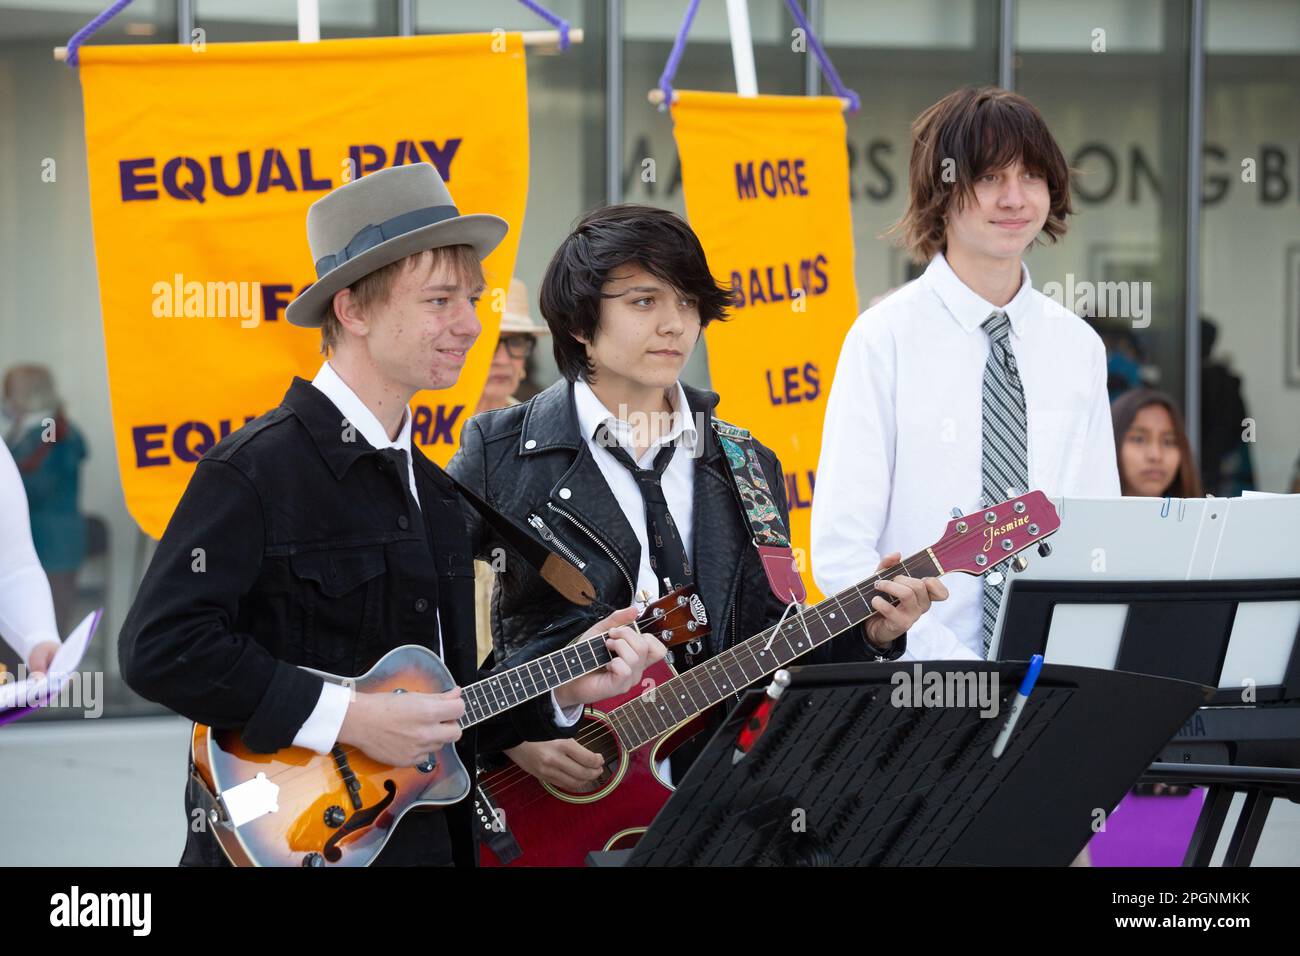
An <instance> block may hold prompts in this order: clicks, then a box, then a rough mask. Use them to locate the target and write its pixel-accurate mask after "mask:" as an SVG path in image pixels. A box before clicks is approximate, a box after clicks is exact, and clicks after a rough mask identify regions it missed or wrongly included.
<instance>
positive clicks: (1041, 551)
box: [1038, 541, 1052, 558]
mask: <svg viewBox="0 0 1300 956" xmlns="http://www.w3.org/2000/svg"><path fill="white" fill-rule="evenodd" d="M1051 553H1052V546H1051V545H1050V544H1048V543H1047V542H1046V541H1040V542H1038V555H1039V557H1043V558H1045V557H1047V556H1048V555H1049V554H1051Z"/></svg>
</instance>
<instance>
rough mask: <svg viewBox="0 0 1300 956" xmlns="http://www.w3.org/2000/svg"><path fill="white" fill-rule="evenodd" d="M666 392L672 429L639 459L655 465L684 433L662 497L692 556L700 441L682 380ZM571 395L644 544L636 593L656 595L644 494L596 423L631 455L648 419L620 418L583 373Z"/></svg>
mask: <svg viewBox="0 0 1300 956" xmlns="http://www.w3.org/2000/svg"><path fill="white" fill-rule="evenodd" d="M668 398H669V402H670V404H671V405H672V409H673V410H672V416H671V419H670V421H671V424H670V426H669V428H668V430H667V431H665V432H664V433H663V434H661V435H660V436H659V438H658V439H656V440H655V442H654V444H652V445H650V446H649V447H648V448H647V449H646V451H645V454H643V455H642V456H641V457H640V458H639V459H637V461H636V463H637V466H638V467H641V468H651V467H653V466H654V460H655V456H656V455H658V454H659V451H660V449H662V448H663V446H664V445H667V444H669V443H671V442H673V441H676V440H677V438H678V437H679V436H680V437H681V439H682V443H681V446H680V447H679V448H678V449H677V451H675V452H674V453H673V457H672V461H670V462H669V463H668V466H667V467H666V468H665V469H664V473H663V479H662V484H663V490H664V498H665V500H667V502H668V511H669V513H671V514H672V516H673V523H674V524H676V525H677V533H678V534H679V535H680V536H681V539H682V546H683V547H684V548H685V549H686V555H687V558H689V557H690V556H691V554H693V553H694V552H693V551H692V549H691V541H692V536H691V532H692V526H693V523H694V518H695V486H694V481H695V455H696V454H697V453H696V450H695V449H696V448H697V447H698V442H699V433H698V431H697V430H696V428H695V421H694V419H693V418H692V416H691V409H690V406H689V405H688V404H687V403H686V392H685V391H684V390H683V389H682V386H681V383H680V382H678V383H676V384H675V385H674V386H673V388H672V390H670V391H669V393H668ZM573 400H574V404H575V406H576V407H577V412H578V428H579V429H581V431H582V434H583V437H585V438H586V439H587V447H588V448H589V449H590V450H591V456H592V458H594V459H595V460H596V465H597V466H598V467H599V468H600V473H601V474H602V475H603V476H604V477H605V484H607V485H609V490H610V491H611V492H613V493H614V498H615V500H617V501H618V506H619V507H620V508H622V509H623V516H624V517H625V518H627V523H628V524H630V525H631V526H632V532H633V533H634V534H635V535H636V540H637V544H639V545H640V546H641V564H640V566H639V567H638V568H637V575H636V593H638V594H639V593H640V592H641V591H643V590H644V591H645V592H646V593H647V594H649V595H650V599H651V600H652V601H653V600H654V599H655V598H657V597H659V596H660V595H661V594H662V592H663V582H661V581H659V580H658V579H657V578H656V576H655V572H654V570H653V569H652V568H651V567H650V541H649V538H647V537H646V526H645V499H643V498H642V497H641V489H640V488H638V487H637V484H636V479H635V478H633V477H632V473H631V472H629V471H628V470H627V468H626V467H625V466H623V465H622V464H620V463H619V461H618V459H616V458H615V457H614V456H613V455H612V454H611V453H610V451H609V449H608V448H603V447H602V446H601V444H600V442H598V441H596V429H597V428H598V427H599V426H600V425H601V423H604V424H605V425H606V426H607V427H608V428H609V433H610V435H612V436H613V437H614V438H615V439H616V440H617V441H618V443H619V444H620V445H622V446H623V447H624V448H625V449H627V450H628V454H629V455H632V454H633V451H632V448H633V438H634V437H637V434H638V432H641V434H644V425H641V424H640V423H637V422H635V421H634V422H633V423H631V424H629V423H628V422H625V421H623V420H621V419H620V418H619V417H618V416H617V415H616V414H614V413H613V412H611V411H610V410H609V409H608V408H606V407H605V406H604V404H602V403H601V400H600V399H599V398H597V397H596V393H595V392H593V391H592V390H591V386H590V385H588V384H587V383H586V382H584V381H582V380H581V379H579V380H578V381H577V382H575V383H574V385H573ZM678 583H679V582H678Z"/></svg>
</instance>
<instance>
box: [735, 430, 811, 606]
mask: <svg viewBox="0 0 1300 956" xmlns="http://www.w3.org/2000/svg"><path fill="white" fill-rule="evenodd" d="M713 432H714V434H715V435H716V436H717V438H718V444H719V445H721V446H722V451H723V453H724V454H725V456H726V459H727V472H728V474H729V475H730V476H731V488H732V490H733V491H734V492H735V493H736V501H737V502H738V503H739V505H740V515H741V519H742V520H743V521H744V522H745V523H746V524H747V525H748V526H749V531H750V542H751V543H752V544H753V545H754V548H755V549H756V550H757V551H758V557H759V560H760V561H761V562H762V565H763V571H764V572H765V573H766V574H767V586H768V587H769V588H771V589H772V593H773V594H775V595H776V597H777V599H778V600H779V601H781V602H782V603H783V604H790V603H795V604H802V603H803V601H804V598H806V597H807V596H808V592H807V589H806V588H805V587H804V583H803V579H802V578H801V577H800V576H799V565H798V564H797V563H796V561H795V559H794V552H793V550H791V548H790V536H789V533H788V532H787V531H786V528H785V522H784V521H782V520H781V512H780V511H779V510H778V509H777V507H776V502H775V501H773V500H772V490H771V487H770V486H769V485H768V483H767V479H766V478H765V477H763V467H762V465H761V464H760V463H759V460H758V453H757V452H755V451H754V439H753V436H751V435H750V434H749V432H748V431H746V430H745V429H743V428H738V427H737V426H735V425H731V424H729V423H727V422H724V421H721V420H719V419H717V418H715V419H713Z"/></svg>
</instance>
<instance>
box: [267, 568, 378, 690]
mask: <svg viewBox="0 0 1300 956" xmlns="http://www.w3.org/2000/svg"><path fill="white" fill-rule="evenodd" d="M289 568H290V570H291V571H292V572H293V577H294V588H295V591H296V592H297V593H296V599H297V600H296V603H297V604H298V606H299V608H300V609H301V613H302V619H301V627H300V628H299V629H296V630H298V633H296V634H294V635H293V638H292V640H294V641H295V642H297V643H298V644H299V651H300V653H301V655H302V660H301V663H303V664H305V665H306V666H308V667H315V668H318V669H320V670H325V671H329V672H330V673H335V674H340V675H341V676H345V677H354V676H356V667H357V664H358V661H359V660H360V659H361V657H362V656H363V651H364V649H365V648H366V647H367V646H368V645H372V644H374V643H375V642H376V641H377V640H378V638H379V634H380V631H381V629H382V626H383V585H384V581H383V575H384V571H385V570H386V568H387V564H386V561H385V558H384V549H383V546H382V545H375V546H370V547H359V548H338V549H331V550H324V551H301V552H298V553H295V554H292V555H290V557H289Z"/></svg>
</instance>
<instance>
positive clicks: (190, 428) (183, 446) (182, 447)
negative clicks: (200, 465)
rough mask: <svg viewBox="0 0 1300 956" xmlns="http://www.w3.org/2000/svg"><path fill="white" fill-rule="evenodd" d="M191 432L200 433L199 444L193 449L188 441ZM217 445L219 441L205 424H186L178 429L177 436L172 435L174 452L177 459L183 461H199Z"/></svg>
mask: <svg viewBox="0 0 1300 956" xmlns="http://www.w3.org/2000/svg"><path fill="white" fill-rule="evenodd" d="M190 432H198V434H199V443H198V444H197V445H196V446H194V448H192V449H191V448H190V447H189V442H188V441H187V440H186V439H188V438H189V437H190ZM216 443H217V440H216V438H215V437H214V436H213V434H212V429H211V428H209V427H208V426H207V425H205V424H203V422H185V423H184V424H182V425H181V426H180V427H179V428H177V429H176V434H174V435H172V451H174V452H175V453H176V457H177V458H179V459H180V460H181V461H198V460H199V459H200V458H202V457H203V456H204V455H205V454H207V451H208V449H209V448H211V447H212V446H213V445H215V444H216Z"/></svg>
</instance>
